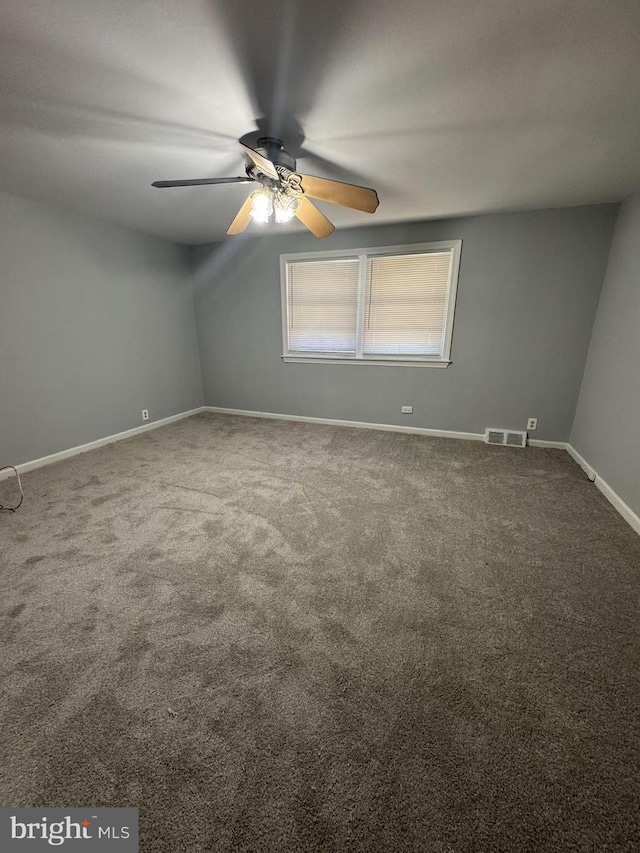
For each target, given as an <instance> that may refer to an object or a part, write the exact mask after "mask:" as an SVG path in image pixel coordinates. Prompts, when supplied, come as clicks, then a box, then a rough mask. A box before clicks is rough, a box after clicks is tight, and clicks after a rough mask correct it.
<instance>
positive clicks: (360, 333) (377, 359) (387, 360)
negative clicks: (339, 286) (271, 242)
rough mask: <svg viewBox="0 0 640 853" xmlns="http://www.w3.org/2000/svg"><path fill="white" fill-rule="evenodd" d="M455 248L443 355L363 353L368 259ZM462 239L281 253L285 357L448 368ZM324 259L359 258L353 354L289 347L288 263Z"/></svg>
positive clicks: (313, 361)
mask: <svg viewBox="0 0 640 853" xmlns="http://www.w3.org/2000/svg"><path fill="white" fill-rule="evenodd" d="M443 250H448V251H451V253H452V263H451V272H450V276H449V286H448V287H447V296H446V303H445V309H444V339H443V346H442V355H441V356H427V355H390V354H387V355H384V356H381V355H377V354H372V355H367V354H366V353H363V352H362V348H363V338H364V325H363V322H364V304H365V296H366V285H367V281H366V278H367V263H366V261H367V259H368V258H371V257H375V256H376V255H386V256H389V255H419V254H425V255H426V254H431V253H436V252H442V251H443ZM461 252H462V240H441V241H438V242H435V243H411V244H407V245H402V246H374V247H370V248H367V249H331V250H328V251H326V250H325V251H319V252H296V253H294V254H284V255H280V313H281V316H282V360H283V361H285V362H289V363H294V364H369V365H379V366H380V365H384V366H389V365H396V366H403V367H448V366H449V365H450V364H451V343H452V339H453V323H454V317H455V309H456V297H457V292H458V274H459V271H460V255H461ZM322 260H358V261H359V271H358V295H357V300H358V302H357V306H356V352H355V353H354V354H353V355H351V354H339V353H332V354H331V355H329V354H328V353H326V352H305V353H304V354H302V353H301V352H299V351H296V350H289V349H288V343H289V318H288V313H287V307H288V282H287V270H288V267H287V265H288V264H289V263H291V262H293V263H296V262H300V261H322Z"/></svg>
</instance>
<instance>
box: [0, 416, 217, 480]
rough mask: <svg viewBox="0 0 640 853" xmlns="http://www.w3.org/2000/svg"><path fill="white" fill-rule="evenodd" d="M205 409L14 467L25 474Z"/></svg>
mask: <svg viewBox="0 0 640 853" xmlns="http://www.w3.org/2000/svg"><path fill="white" fill-rule="evenodd" d="M203 411H205V407H204V406H200V407H198V408H197V409H190V411H188V412H180V414H178V415H170V416H169V417H168V418H162V419H161V420H159V421H152V422H151V423H148V424H143V425H142V426H138V427H133V429H127V430H125V431H124V432H117V433H115V435H107V436H105V437H104V438H98V439H96V440H95V441H90V442H89V443H88V444H80V445H78V447H70V448H69V449H68V450H61V451H60V452H59V453H52V454H51V455H50V456H42V457H41V458H40V459H32V460H31V461H30V462H22V463H21V464H20V465H16V466H15V467H16V469H17V470H18V471H19V472H20V474H25V473H26V472H27V471H33V470H34V469H35V468H42V467H44V466H45V465H52V464H53V463H54V462H61V461H62V460H63V459H68V458H69V457H70V456H78V454H80V453H86V452H87V451H88V450H96V449H97V448H98V447H104V445H105V444H113V443H114V442H115V441H122V439H123V438H132V437H133V436H134V435H139V434H140V433H142V432H148V430H150V429H157V428H158V427H161V426H166V425H167V424H172V423H173V422H174V421H180V420H182V419H183V418H189V417H191V415H197V414H198V413H199V412H203ZM13 476H14V474H13V472H12V471H0V480H6V479H7V478H8V477H13Z"/></svg>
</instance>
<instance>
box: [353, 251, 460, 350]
mask: <svg viewBox="0 0 640 853" xmlns="http://www.w3.org/2000/svg"><path fill="white" fill-rule="evenodd" d="M451 263H452V253H451V252H429V253H422V254H416V255H389V256H387V257H384V256H383V257H373V258H369V259H368V260H367V284H366V297H365V317H364V344H363V352H364V353H365V354H367V355H373V354H394V355H428V356H438V355H441V354H442V351H443V344H444V334H445V311H446V307H447V292H448V289H449V277H450V273H451Z"/></svg>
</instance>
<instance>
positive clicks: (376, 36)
mask: <svg viewBox="0 0 640 853" xmlns="http://www.w3.org/2000/svg"><path fill="white" fill-rule="evenodd" d="M0 33H1V35H0V80H1V84H0V122H1V126H0V190H6V191H9V192H12V193H16V194H19V195H23V196H26V197H30V198H34V199H38V200H43V201H47V202H52V203H54V204H58V205H62V206H66V207H71V208H75V209H78V210H81V211H87V212H90V213H95V214H98V215H101V216H104V217H107V218H108V219H111V220H114V221H116V222H119V223H122V224H124V225H127V226H130V227H133V228H137V229H139V230H142V231H146V232H149V233H152V234H157V235H159V236H161V237H166V238H169V239H172V240H176V241H179V242H184V243H200V242H206V241H210V240H217V239H220V238H221V237H222V236H223V234H224V232H225V230H226V227H227V225H228V223H229V221H230V220H231V219H232V218H233V216H234V215H235V212H236V210H237V208H238V207H239V206H240V204H241V203H242V201H243V200H244V198H245V196H246V194H247V191H248V188H247V187H246V186H245V185H242V184H239V185H235V186H234V185H230V186H222V187H198V188H191V189H171V190H170V189H167V190H157V189H153V188H152V187H150V184H151V181H153V180H160V179H168V180H171V179H177V178H193V177H216V176H222V175H239V174H242V173H243V158H242V155H241V154H240V149H239V146H237V145H236V142H235V140H236V139H238V138H239V137H241V136H242V137H244V136H245V135H246V134H250V133H252V132H254V131H256V129H257V127H258V125H257V123H256V121H257V120H260V119H262V118H263V117H264V118H265V121H263V122H262V124H263V127H267V128H268V129H270V130H271V131H272V132H275V131H278V130H280V131H281V133H282V134H283V135H284V139H285V142H289V143H291V146H290V147H292V148H294V149H298V150H299V149H302V151H303V153H304V157H301V158H300V159H299V162H298V168H299V169H300V171H307V172H311V173H314V174H321V175H324V176H326V177H333V178H337V179H341V180H351V181H353V182H355V183H364V184H366V185H369V186H373V187H375V188H377V189H378V192H379V196H380V201H381V203H380V208H379V209H378V212H377V213H376V214H375V215H374V217H373V219H372V220H370V219H369V216H368V215H367V214H365V213H358V212H355V211H346V210H342V209H339V208H335V207H332V206H330V205H320V206H321V207H322V208H323V210H324V211H325V213H327V214H328V215H329V216H330V217H331V218H332V219H333V220H334V222H336V224H337V225H354V224H361V223H364V222H369V221H374V220H375V221H377V222H386V221H393V220H399V219H420V218H433V217H441V216H450V215H459V214H464V213H471V212H486V211H492V210H514V209H521V208H532V207H551V206H564V205H576V204H583V203H590V202H597V201H605V200H619V199H621V198H623V197H624V196H626V195H628V194H629V193H631V192H632V191H633V190H635V189H636V188H637V187H638V186H640V144H639V143H640V3H639V2H638V0H521V2H516V0H316V2H311V0H181V2H176V0H109V2H104V0H55V2H52V0H3V2H2V5H1V9H0ZM303 134H304V140H302V135H303ZM253 138H254V139H255V136H254V137H253ZM294 153H295V151H294Z"/></svg>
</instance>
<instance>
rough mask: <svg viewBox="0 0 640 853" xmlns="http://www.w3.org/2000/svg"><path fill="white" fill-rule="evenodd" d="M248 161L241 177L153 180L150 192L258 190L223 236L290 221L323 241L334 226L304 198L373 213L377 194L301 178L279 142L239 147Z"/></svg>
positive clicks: (271, 140)
mask: <svg viewBox="0 0 640 853" xmlns="http://www.w3.org/2000/svg"><path fill="white" fill-rule="evenodd" d="M240 145H241V146H242V148H243V150H244V152H245V154H246V155H247V157H248V160H247V166H246V172H247V175H246V177H237V178H196V179H193V180H187V181H154V182H153V184H152V186H154V187H162V188H163V187H196V186H201V185H205V184H249V183H257V184H258V187H257V188H256V189H254V190H253V192H252V193H251V194H250V195H249V196H248V198H247V200H246V201H245V203H244V204H243V205H242V207H241V208H240V210H239V211H238V214H237V216H236V218H235V219H234V220H233V222H232V223H231V225H230V226H229V228H228V230H227V234H240V233H241V232H242V231H244V230H245V228H246V227H247V225H248V224H249V223H250V222H251V220H252V219H254V220H255V221H256V222H269V221H270V220H271V217H272V215H273V217H274V218H275V221H276V222H288V221H289V220H290V219H293V217H294V216H295V217H297V219H299V220H300V222H302V224H303V225H305V226H306V227H307V228H308V229H309V231H311V233H312V234H314V235H315V236H316V237H328V235H329V234H331V232H332V231H333V230H334V226H333V225H332V223H331V222H330V221H329V220H328V219H327V217H326V216H325V215H324V214H323V213H321V212H320V210H318V208H317V207H316V206H315V204H313V202H311V201H309V199H311V198H314V199H319V200H320V201H328V202H330V203H331V204H339V205H341V206H342V207H350V208H352V209H354V210H362V211H364V212H365V213H374V212H375V210H376V208H377V207H378V195H377V193H376V191H375V190H372V189H369V188H368V187H359V186H356V185H355V184H345V183H342V182H341V181H331V180H328V179H327V178H317V177H314V176H313V175H302V174H300V173H298V172H296V161H295V160H294V158H293V157H292V156H291V155H290V154H289V153H288V152H287V151H285V148H284V145H283V144H282V142H281V141H280V140H279V139H276V138H275V137H272V136H263V137H261V138H260V139H258V143H257V149H253V148H249V146H247V145H244V144H243V143H242V142H241V143H240Z"/></svg>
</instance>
